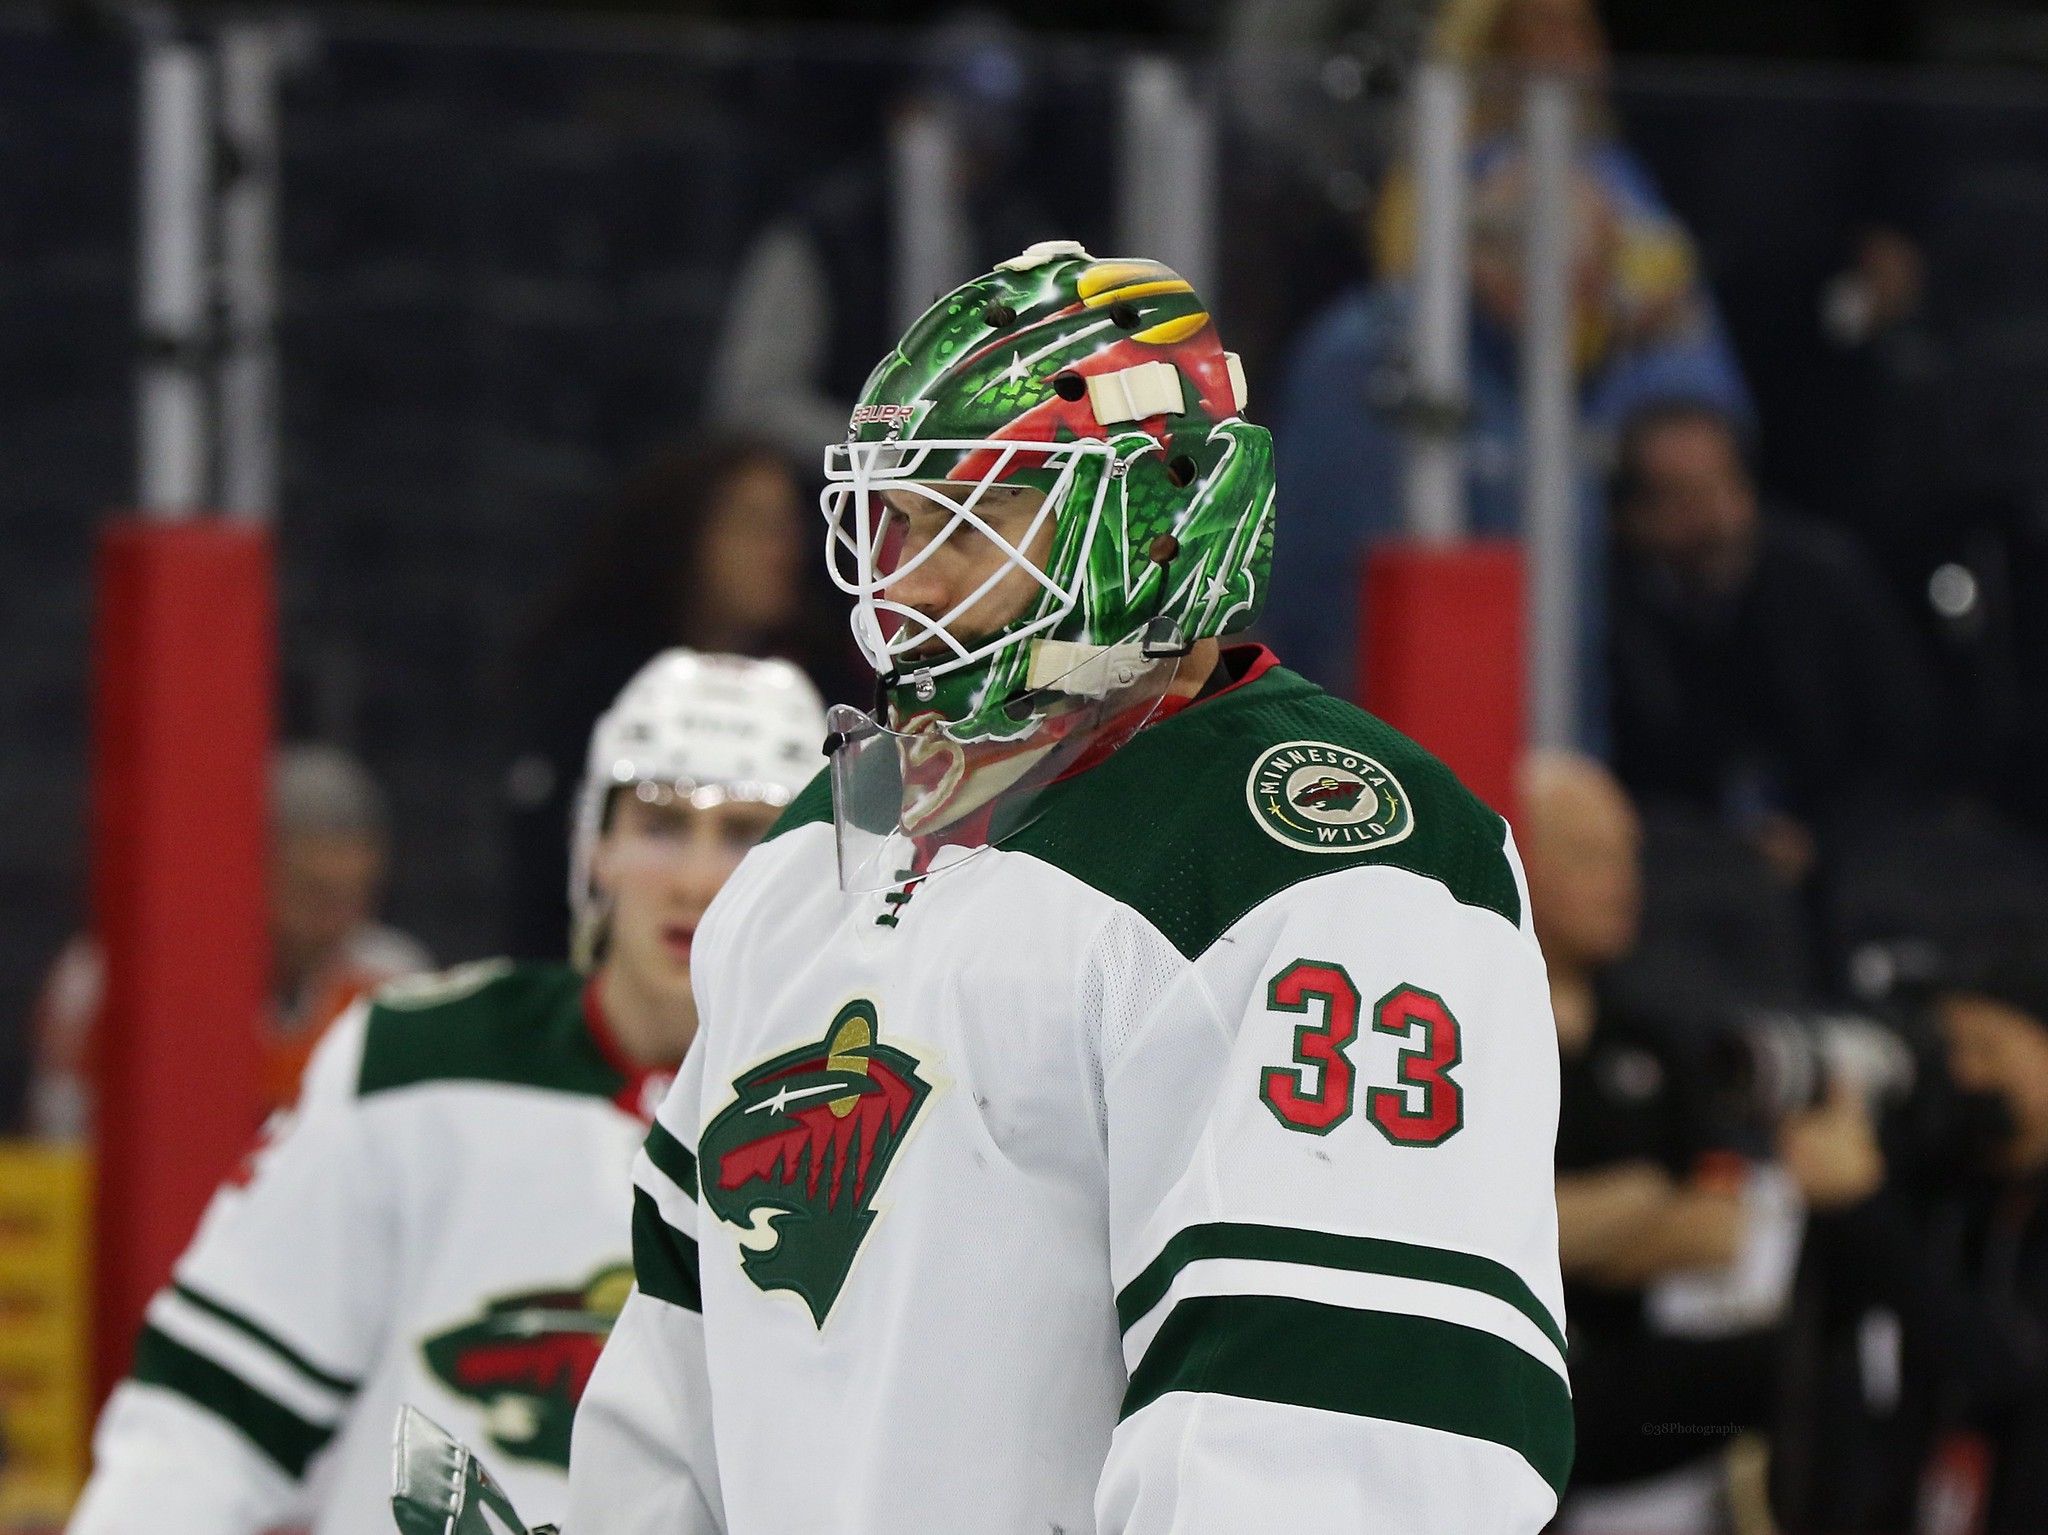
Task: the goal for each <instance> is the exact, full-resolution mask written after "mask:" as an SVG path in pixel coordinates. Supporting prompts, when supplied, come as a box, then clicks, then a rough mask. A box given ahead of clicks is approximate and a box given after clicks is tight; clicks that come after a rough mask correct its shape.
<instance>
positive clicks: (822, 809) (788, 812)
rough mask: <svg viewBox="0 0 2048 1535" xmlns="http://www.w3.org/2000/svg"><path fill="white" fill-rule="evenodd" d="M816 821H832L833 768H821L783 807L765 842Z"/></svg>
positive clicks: (763, 839)
mask: <svg viewBox="0 0 2048 1535" xmlns="http://www.w3.org/2000/svg"><path fill="white" fill-rule="evenodd" d="M814 821H823V822H825V823H826V824H827V825H830V824H831V821H832V769H831V768H830V767H822V768H819V769H818V771H817V772H816V773H815V774H814V775H813V776H812V778H811V781H810V782H809V783H807V784H805V785H804V786H803V788H801V789H800V790H798V791H797V796H796V798H795V799H793V800H791V801H790V802H789V803H788V804H787V805H786V806H784V807H783V811H782V814H781V815H779V816H777V817H776V818H775V824H774V825H773V826H771V827H769V828H768V835H767V836H765V837H763V838H762V839H761V840H762V841H763V842H773V841H774V840H775V839H776V838H777V837H779V836H781V835H782V834H783V833H784V832H789V831H795V830H796V829H797V828H798V827H799V826H809V825H810V824H811V823H812V822H814Z"/></svg>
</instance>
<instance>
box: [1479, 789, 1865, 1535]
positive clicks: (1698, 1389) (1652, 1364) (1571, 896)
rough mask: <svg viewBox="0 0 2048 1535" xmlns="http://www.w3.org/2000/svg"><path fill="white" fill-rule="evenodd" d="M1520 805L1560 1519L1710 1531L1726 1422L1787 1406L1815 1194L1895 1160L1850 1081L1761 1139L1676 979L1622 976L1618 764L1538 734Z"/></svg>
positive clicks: (1625, 939) (1751, 1422)
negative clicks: (1723, 1090)
mask: <svg viewBox="0 0 2048 1535" xmlns="http://www.w3.org/2000/svg"><path fill="white" fill-rule="evenodd" d="M1522 810H1523V814H1522V818H1521V823H1520V833H1521V836H1522V841H1523V849H1524V856H1525V858H1526V861H1527V870H1528V883H1529V907H1530V913H1531V916H1532V917H1533V919H1534V922H1535V925H1536V935H1537V938H1538V939H1539V940H1540V941H1541V943H1542V945H1543V957H1544V962H1545V964H1546V966H1547V967H1548V969H1549V974H1550V993H1551V1008H1552V1011H1553V1013H1554V1014H1555V1015H1556V1020H1557V1036H1558V1047H1559V1054H1560V1057H1561V1059H1560V1084H1559V1085H1560V1095H1559V1106H1558V1127H1557V1224H1558V1256H1559V1261H1560V1266H1561V1268H1562V1269H1563V1272H1564V1281H1565V1310H1566V1314H1567V1316H1568V1317H1569V1319H1570V1331H1569V1341H1570V1345H1571V1347H1570V1362H1571V1371H1572V1406H1573V1414H1574V1417H1575V1418H1576V1420H1577V1429H1578V1457H1577V1461H1576V1463H1575V1465H1574V1466H1573V1470H1572V1485H1571V1495H1570V1497H1569V1498H1568V1500H1567V1502H1566V1504H1565V1508H1564V1514H1563V1519H1562V1524H1561V1526H1560V1528H1562V1529H1565V1530H1568V1531H1569V1530H1577V1529H1588V1530H1591V1529H1623V1528H1630V1529H1647V1528H1656V1529H1659V1530H1665V1531H1676V1530H1688V1531H1691V1530H1697V1531H1702V1532H1703V1531H1706V1530H1709V1529H1713V1528H1717V1527H1718V1525H1717V1522H1716V1521H1717V1519H1718V1518H1719V1511H1720V1508H1721V1504H1722V1500H1723V1497H1724V1489H1723V1480H1724V1474H1725V1468H1724V1466H1723V1464H1722V1456H1721V1454H1720V1452H1721V1451H1723V1450H1725V1449H1726V1448H1727V1446H1728V1443H1729V1436H1731V1435H1732V1434H1733V1433H1735V1432H1737V1431H1738V1430H1740V1429H1754V1428H1760V1427H1761V1426H1762V1425H1763V1424H1764V1423H1765V1422H1766V1421H1767V1420H1768V1418H1769V1416H1770V1413H1771V1408H1772V1395H1773V1388H1774V1382H1775V1374H1776V1361H1777V1357H1778V1354H1779V1346H1780V1337H1779V1333H1778V1331H1777V1327H1778V1324H1779V1321H1780V1317H1781V1313H1782V1311H1783V1308H1784V1304H1785V1301H1786V1299H1787V1295H1788V1292H1789V1287H1790V1284H1791V1279H1792V1272H1793V1264H1794V1262H1795V1260H1796V1258H1797V1256H1798V1221H1799V1215H1800V1210H1801V1207H1802V1204H1811V1205H1814V1206H1816V1207H1819V1206H1826V1205H1832V1204H1838V1203H1845V1202H1848V1201H1851V1200H1855V1199H1861V1198H1863V1197H1865V1196H1866V1195H1867V1194H1868V1193H1869V1192H1870V1190H1871V1189H1872V1188H1873V1187H1875V1185H1876V1183H1877V1180H1878V1178H1879V1177H1880V1176H1881V1172H1882V1165H1881V1163H1880V1161H1879V1159H1878V1155H1877V1150H1876V1145H1875V1142H1874V1140H1873V1138H1872V1133H1871V1127H1870V1123H1869V1120H1868V1117H1867V1116H1866V1115H1865V1114H1864V1113H1863V1111H1862V1106H1861V1104H1860V1103H1857V1102H1851V1101H1843V1102H1835V1103H1831V1104H1829V1105H1827V1106H1824V1107H1822V1108H1819V1109H1814V1110H1809V1111H1806V1112H1804V1113H1801V1114H1797V1115H1794V1116H1793V1117H1792V1118H1790V1119H1789V1120H1787V1121H1786V1123H1785V1124H1784V1125H1782V1126H1781V1127H1780V1128H1779V1131H1778V1144H1777V1146H1776V1147H1775V1148H1773V1147H1771V1146H1768V1145H1765V1146H1745V1145H1744V1144H1743V1143H1742V1139H1741V1137H1740V1136H1739V1135H1738V1134H1737V1133H1735V1132H1734V1130H1733V1127H1731V1126H1729V1125H1726V1124H1723V1123H1718V1122H1717V1116H1716V1115H1715V1113H1714V1112H1713V1109H1712V1106H1711V1105H1710V1103H1709V1101H1708V1086H1707V1083H1706V1081H1705V1080H1704V1077H1705V1073H1704V1070H1703V1066H1702V1062H1701V1061H1700V1059H1699V1058H1698V1055H1697V1053H1696V1052H1695V1051H1694V1050H1692V1049H1690V1048H1688V1046H1687V1044H1686V1040H1685V1031H1684V1030H1682V1029H1679V1028H1674V1027H1672V1025H1671V1021H1670V1018H1669V1016H1668V1015H1669V1013H1670V1012H1671V1011H1672V1010H1673V1007H1674V1006H1675V1004H1677V1003H1678V1002H1679V1001H1680V1000H1681V999H1677V998H1671V999H1666V1001H1665V1005H1664V1007H1663V1009H1662V1011H1661V1012H1660V1011H1659V1009H1658V1007H1657V1005H1656V1000H1655V999H1651V1000H1650V1001H1649V1002H1648V1003H1647V1004H1646V1003H1645V1002H1644V1001H1640V1000H1637V1001H1631V1000H1629V999H1628V998H1625V997H1624V996H1623V995H1621V993H1620V992H1619V991H1618V989H1617V988H1616V987H1615V986H1614V985H1613V984H1612V983H1611V975H1612V967H1613V966H1614V965H1615V963H1616V962H1617V961H1619V960H1621V959H1623V958H1624V957H1626V956H1627V955H1628V954H1629V952H1630V951H1631V950H1632V949H1633V948H1634V946H1635V941H1636V933H1637V922H1638V916H1639V909H1640V904H1641V897H1640V874H1639V869H1638V840H1639V839H1638V832H1637V826H1636V817H1635V812H1634V810H1633V809H1632V807H1631V806H1630V805H1629V802H1628V798H1627V796H1626V795H1625V794H1623V793H1622V791H1621V788H1620V786H1619V785H1618V784H1616V783H1615V781H1614V779H1613V778H1612V777H1611V776H1610V775H1609V774H1608V772H1607V771H1606V770H1605V769H1604V768H1602V767H1601V766H1600V765H1599V764H1598V763H1596V762H1592V761H1590V760H1588V759H1586V758H1582V757H1576V756H1571V755H1567V754H1558V753H1543V754H1539V755H1538V756H1536V757H1535V758H1534V759H1532V760H1531V761H1530V763H1529V764H1528V765H1527V767H1526V769H1525V771H1524V774H1523V778H1522ZM1773 1151H1775V1153H1776V1156H1775V1158H1773V1157H1772V1153H1773ZM1759 1152H1760V1153H1762V1155H1761V1157H1759V1156H1757V1155H1756V1153H1759ZM1653 1511H1654V1514H1653Z"/></svg>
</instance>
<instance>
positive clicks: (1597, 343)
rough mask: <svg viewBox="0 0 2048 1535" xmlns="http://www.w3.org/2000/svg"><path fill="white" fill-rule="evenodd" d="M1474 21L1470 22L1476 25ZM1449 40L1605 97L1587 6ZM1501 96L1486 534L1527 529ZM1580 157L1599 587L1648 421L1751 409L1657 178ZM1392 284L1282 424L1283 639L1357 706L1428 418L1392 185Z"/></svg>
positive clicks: (1592, 127)
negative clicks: (1621, 469)
mask: <svg viewBox="0 0 2048 1535" xmlns="http://www.w3.org/2000/svg"><path fill="white" fill-rule="evenodd" d="M1466 12H1471V13H1472V14H1471V15H1466V14H1465V13H1466ZM1452 19H1453V21H1454V22H1455V23H1456V25H1455V26H1454V28H1453V32H1452V34H1451V36H1450V37H1449V38H1448V39H1447V42H1446V46H1447V47H1449V48H1450V49H1451V50H1452V51H1453V53H1454V56H1462V57H1465V58H1466V59H1467V61H1468V62H1471V63H1474V64H1475V65H1484V64H1491V65H1499V66H1508V67H1513V68H1560V67H1562V68H1566V69H1568V70H1569V71H1570V72H1571V73H1573V74H1575V75H1577V76H1579V77H1581V78H1582V79H1585V80H1587V81H1589V82H1592V81H1597V79H1598V77H1599V76H1600V74H1601V73H1602V72H1604V69H1605V60H1606V54H1605V45H1604V43H1603V42H1602V40H1601V36H1600V32H1599V27H1598V22H1597V20H1596V19H1595V18H1594V16H1593V14H1592V12H1591V10H1590V8H1589V6H1588V5H1587V4H1586V3H1585V0H1504V3H1501V0H1497V3H1492V4H1489V5H1486V6H1482V7H1469V6H1468V7H1464V8H1462V10H1460V11H1457V12H1454V15H1453V18H1452ZM1498 99H1499V98H1498V97H1497V93H1495V92H1492V91H1482V92H1481V93H1480V101H1481V109H1480V122H1479V123H1478V125H1477V126H1478V129H1479V135H1480V136H1479V142H1478V144H1477V146H1476V148H1475V150H1474V152H1473V156H1472V161H1471V165H1472V177H1473V186H1472V221H1473V227H1472V295H1473V300H1474V304H1473V315H1472V335H1471V343H1470V353H1469V359H1468V370H1469V386H1468V387H1469V394H1470V398H1469V400H1468V402H1467V404H1468V415H1467V420H1466V430H1465V447H1466V497H1467V507H1468V512H1469V521H1470V527H1471V531H1472V532H1474V533H1476V534H1480V535H1487V534H1495V535H1498V534H1510V533H1513V532H1514V531H1515V530H1516V529H1517V527H1518V526H1519V525H1520V520H1521V501H1522V475H1521V456H1522V404H1521V387H1520V376H1519V363H1518V361H1517V356H1516V352H1517V338H1518V336H1519V333H1520V328H1521V323H1522V309H1523V294H1522V279H1521V274H1522V261H1523V257H1522V230H1523V226H1524V222H1525V218H1524V205H1525V203H1526V194H1525V188H1524V184H1523V183H1524V176H1523V167H1522V164H1521V157H1520V151H1519V146H1518V144H1517V142H1516V140H1515V139H1514V138H1513V137H1512V136H1508V135H1505V134H1504V133H1502V132H1498V131H1495V130H1496V128H1497V127H1499V126H1500V123H1501V122H1502V121H1503V120H1504V114H1503V113H1502V112H1501V111H1500V110H1499V109H1498V108H1497V106H1496V105H1495V104H1496V103H1497V101H1498ZM1587 115H1588V116H1590V117H1592V118H1594V119H1595V121H1594V122H1592V123H1590V124H1589V125H1588V129H1589V131H1588V132H1587V133H1586V136H1585V137H1584V138H1583V139H1582V148H1581V152H1580V156H1579V163H1578V171H1577V176H1576V181H1575V191H1574V197H1575V200H1576V211H1577V218H1576V234H1575V241H1574V252H1573V296H1574V325H1575V332H1576V352H1577V364H1578V383H1579V396H1578V405H1579V413H1580V417H1581V424H1582V429H1581V433H1580V438H1581V449H1580V458H1581V467H1580V472H1579V477H1578V488H1579V495H1578V502H1579V512H1580V517H1581V520H1582V525H1583V528H1584V529H1585V533H1584V535H1583V536H1582V547H1583V549H1584V550H1585V560H1586V565H1585V569H1586V572H1587V574H1588V576H1589V577H1592V576H1596V575H1597V572H1598V569H1599V561H1600V553H1599V551H1600V547H1601V544H1602V542H1603V539H1602V536H1601V530H1602V528H1603V527H1604V523H1603V520H1602V494H1603V492H1602V472H1603V469H1604V466H1605V463H1606V461H1607V457H1606V449H1607V445H1608V444H1609V443H1610V442H1611V440H1612V437H1613V434H1614V433H1615V432H1617V431H1618V430H1619V428H1620V425H1621V423H1622V422H1623V421H1624V420H1625V419H1627V417H1629V416H1630V415H1631V414H1633V413H1634V412H1636V411H1637V410H1639V409H1641V408H1642V407H1643V406H1644V405H1645V404H1647V403H1650V402H1652V401H1655V400H1662V399H1669V398H1673V397H1684V398H1689V399H1703V400H1710V401H1713V402H1715V403H1716V404H1718V405H1720V406H1721V407H1723V408H1724V409H1726V410H1727V411H1728V412H1729V413H1730V414H1731V415H1732V416H1735V417H1737V418H1741V417H1743V416H1745V415H1746V414H1747V412H1748V410H1749V395H1748V390H1747V389H1746V387H1745V385H1744V383H1743V381H1742V377H1741V373H1740V370H1739V368H1738V366H1737V364H1736V361H1735V357H1734V354H1733V352H1732V351H1731V350H1730V348H1729V346H1728V343H1727V340H1726V338H1725V337H1724V336H1723V334H1722V330H1721V324H1720V320H1719V318H1718V316H1717V315H1716V313H1715V311H1714V306H1713V301H1712V299H1711V298H1710V296H1709V295H1708V294H1707V292H1706V290H1705V288H1704V287H1703V286H1702V284H1701V283H1700V281H1699V279H1698V275H1697V272H1696V266H1695V262H1694V259H1693V254H1692V245H1691V242H1690V240H1689V239H1688V238H1687V237H1686V235H1685V232H1684V230H1683V229H1682V228H1681V227H1680V226H1679V224H1678V223H1677V221H1676V219H1675V218H1674V217H1673V216H1672V214H1671V213H1670V211H1669V209H1668V208H1666V206H1665V205H1664V203H1663V201H1662V200H1661V198H1660V197H1659V196H1658V193H1657V191H1656V188H1655V185H1654V184H1653V183H1652V181H1651V180H1650V177H1649V174H1648V172H1647V171H1645V170H1644V169H1643V167H1642V166H1641V164H1640V163H1639V162H1638V161H1636V160H1635V159H1634V157H1633V156H1631V155H1630V154H1629V153H1628V151H1627V150H1626V149H1625V148H1623V147H1622V146H1621V145H1620V144H1618V143H1617V142H1615V141H1614V140H1613V139H1612V137H1611V136H1609V135H1608V134H1607V133H1606V132H1605V131H1604V126H1603V125H1604V114H1603V113H1600V112H1597V111H1594V112H1589V113H1588V114H1587ZM1371 243H1372V245H1373V247H1374V254H1375V257H1376V261H1377V265H1378V267H1379V276H1378V279H1377V280H1376V281H1375V282H1374V283H1373V284H1371V285H1369V286H1367V287H1363V288H1360V289H1356V290H1354V291H1352V292H1350V293H1348V294H1345V295H1344V296H1342V297H1340V298H1339V299H1338V300H1337V301H1336V302H1335V303H1334V304H1333V305H1331V306H1330V308H1328V309H1327V310H1325V311H1324V313H1323V314H1322V315H1321V316H1320V317H1319V318H1318V319H1317V320H1315V321H1314V322H1312V324H1311V325H1310V326H1309V328H1308V329H1307V331H1306V332H1305V334H1304V335H1303V336H1302V338H1301V340H1300V342H1299V343H1298V345H1297V347H1296V349H1295V353H1294V356H1293V358H1292V360H1291V362H1290V364H1289V367H1288V373H1287V382H1286V387H1285V396H1284V398H1283V399H1282V401H1281V406H1280V410H1279V413H1278V426H1277V436H1278V440H1279V452H1280V462H1281V479H1282V482H1283V483H1284V484H1285V485H1286V487H1287V527H1286V529H1285V531H1284V533H1283V535H1282V537H1281V538H1280V539H1279V541H1278V543H1277V546H1276V548H1275V551H1274V569H1273V582H1274V593H1275V601H1274V602H1273V604H1272V605H1271V606H1270V607H1269V608H1268V610H1267V611H1268V617H1267V620H1266V628H1267V631H1268V633H1269V634H1270V636H1271V637H1272V639H1273V641H1274V644H1275V646H1276V647H1277V648H1278V649H1279V651H1280V653H1281V655H1282V657H1283V659H1285V660H1286V661H1287V662H1288V664H1289V665H1291V666H1294V667H1296V668H1298V669H1299V670H1301V671H1303V672H1305V673H1306V674H1308V675H1309V676H1311V677H1313V678H1314V679H1315V680H1316V681H1318V682H1320V683H1322V684H1323V685H1324V686H1326V687H1330V688H1332V689H1335V690H1336V691H1339V692H1342V693H1346V694H1347V695H1348V694H1349V693H1350V691H1351V689H1352V687H1353V684H1354V677H1353V672H1354V668H1355V663H1356V626H1355V623H1354V615H1355V609H1356V592H1357V584H1358V568H1359V561H1360V558H1361V557H1362V555H1363V554H1364V552H1365V550H1366V549H1367V547H1368V546H1369V545H1370V544H1371V542H1372V541H1373V540H1375V539H1378V538H1384V537H1387V536H1390V535H1394V534H1398V533H1400V532H1401V531H1402V527H1403V493H1404V484H1405V480H1406V474H1405V467H1406V456H1407V455H1406V433H1407V430H1408V424H1407V422H1406V421H1404V419H1403V416H1404V412H1408V411H1411V410H1413V409H1415V408H1417V407H1419V406H1421V405H1423V404H1426V402H1421V401H1418V400H1416V399H1415V398H1414V396H1413V392H1412V390H1411V387H1410V384H1409V380H1408V341H1409V325H1410V307H1411V293H1410V288H1409V278H1410V276H1411V274H1412V270H1413V266H1414V248H1415V245H1414V191H1413V185H1412V181H1411V180H1410V178H1409V177H1408V175H1407V173H1406V172H1405V171H1400V170H1397V171H1396V172H1394V173H1393V174H1392V175H1391V176H1390V177H1389V179H1388V183H1387V186H1386V188H1385V189H1384V191H1383V195H1382V198H1381V200H1380V203H1379V204H1378V206H1377V208H1376V210H1375V213H1374V216H1373V221H1372V229H1371ZM1597 584H1598V583H1597V581H1589V582H1588V584H1587V586H1586V590H1587V591H1588V592H1589V593H1591V594H1593V595H1592V597H1591V599H1590V600H1589V601H1588V602H1587V604H1586V605H1585V608H1584V610H1583V611H1584V618H1585V626H1584V632H1585V635H1586V644H1587V650H1588V655H1587V660H1588V661H1589V662H1591V661H1593V660H1595V659H1596V657H1597V637H1598V634H1599V632H1600V630H1599V604H1598V599H1597ZM1584 675H1585V676H1586V677H1587V679H1588V684H1589V693H1588V697H1587V699H1586V706H1587V707H1586V710H1585V714H1586V718H1587V722H1588V735H1589V739H1591V740H1596V741H1597V739H1598V737H1599V719H1600V708H1599V699H1598V693H1597V687H1598V668H1597V666H1594V665H1588V666H1587V667H1586V668H1585V671H1584Z"/></svg>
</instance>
